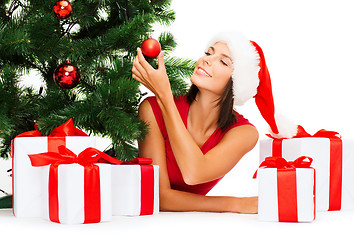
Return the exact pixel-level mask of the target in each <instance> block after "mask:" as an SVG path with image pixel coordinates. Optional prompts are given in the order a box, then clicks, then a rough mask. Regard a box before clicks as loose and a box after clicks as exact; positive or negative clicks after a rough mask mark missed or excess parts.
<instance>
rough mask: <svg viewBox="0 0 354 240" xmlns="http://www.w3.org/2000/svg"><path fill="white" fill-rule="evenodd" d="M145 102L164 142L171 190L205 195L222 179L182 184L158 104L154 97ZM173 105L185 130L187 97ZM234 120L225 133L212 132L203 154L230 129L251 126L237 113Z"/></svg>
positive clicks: (202, 148) (217, 130)
mask: <svg viewBox="0 0 354 240" xmlns="http://www.w3.org/2000/svg"><path fill="white" fill-rule="evenodd" d="M147 100H148V101H149V103H150V105H151V107H152V110H153V112H154V115H155V118H156V121H157V124H158V126H159V128H160V131H161V133H162V136H163V138H164V140H165V148H166V164H167V171H168V176H169V179H170V183H171V188H172V189H175V190H180V191H185V192H191V193H196V194H201V195H206V194H207V193H208V192H209V191H210V190H211V189H212V188H213V187H214V186H215V185H216V184H217V183H218V182H219V181H220V180H221V179H222V177H221V178H219V179H215V180H213V181H210V182H206V183H201V184H197V185H188V184H186V183H185V182H184V180H183V177H182V174H181V171H180V169H179V167H178V165H177V162H176V159H175V156H174V154H173V152H172V148H171V145H170V141H169V139H168V135H167V130H166V126H165V122H164V120H163V116H162V112H161V109H160V106H159V105H158V103H157V101H156V97H148V98H147ZM175 103H176V106H177V109H178V111H179V114H180V115H181V118H182V120H183V123H184V125H185V126H186V128H187V117H188V111H189V104H188V102H187V97H186V96H182V97H181V98H179V99H176V98H175ZM236 118H237V122H236V123H234V124H232V125H231V126H230V127H229V128H228V129H226V130H225V131H222V130H221V129H220V128H217V129H216V130H215V131H214V133H213V134H212V135H211V136H210V137H209V138H208V139H207V140H206V142H205V143H204V144H203V146H202V147H201V148H200V149H201V150H202V152H203V154H206V153H207V152H208V151H209V150H210V149H212V148H213V147H215V146H216V145H217V144H218V143H219V142H220V141H221V139H222V137H223V136H224V135H225V133H227V131H229V130H230V129H231V128H234V127H237V126H241V125H246V124H249V125H252V124H251V123H249V121H248V120H247V119H246V118H244V117H243V116H242V115H241V114H238V113H237V112H236ZM252 126H253V125H252ZM220 157H222V156H220Z"/></svg>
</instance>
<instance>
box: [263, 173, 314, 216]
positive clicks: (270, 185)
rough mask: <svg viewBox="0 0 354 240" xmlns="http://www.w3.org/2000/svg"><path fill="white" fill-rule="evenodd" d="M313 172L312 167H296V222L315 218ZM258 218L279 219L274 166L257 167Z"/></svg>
mask: <svg viewBox="0 0 354 240" xmlns="http://www.w3.org/2000/svg"><path fill="white" fill-rule="evenodd" d="M314 174H315V171H314V169H312V168H296V193H297V196H296V197H297V217H298V222H311V221H313V220H314V218H315V209H314V208H315V196H314V179H315V177H314ZM257 178H258V219H259V220H260V221H275V222H277V221H279V212H278V184H277V181H278V179H277V169H276V168H259V169H258V173H257Z"/></svg>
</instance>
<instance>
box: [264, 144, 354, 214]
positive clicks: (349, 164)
mask: <svg viewBox="0 0 354 240" xmlns="http://www.w3.org/2000/svg"><path fill="white" fill-rule="evenodd" d="M272 142H273V140H272V139H266V140H261V141H260V162H262V161H264V159H265V158H266V157H269V156H272ZM342 143H343V152H342V156H343V159H342V196H341V198H342V200H341V201H342V202H341V210H354V140H352V139H343V140H342ZM299 156H309V157H311V158H313V162H312V165H311V167H313V168H315V170H316V209H317V210H319V211H327V210H328V208H329V182H330V140H329V139H328V138H294V139H284V140H283V146H282V157H283V158H285V159H287V160H291V161H292V160H294V159H296V158H298V157H299Z"/></svg>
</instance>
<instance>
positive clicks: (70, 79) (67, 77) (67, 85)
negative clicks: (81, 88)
mask: <svg viewBox="0 0 354 240" xmlns="http://www.w3.org/2000/svg"><path fill="white" fill-rule="evenodd" d="M80 79H81V78H80V72H79V69H78V68H77V67H76V66H75V65H74V64H71V63H70V62H69V61H66V62H65V63H63V64H60V65H59V66H58V67H57V68H56V69H55V72H54V81H55V82H56V84H58V85H59V86H60V87H62V88H64V89H71V88H74V87H76V86H77V85H78V84H79V82H80Z"/></svg>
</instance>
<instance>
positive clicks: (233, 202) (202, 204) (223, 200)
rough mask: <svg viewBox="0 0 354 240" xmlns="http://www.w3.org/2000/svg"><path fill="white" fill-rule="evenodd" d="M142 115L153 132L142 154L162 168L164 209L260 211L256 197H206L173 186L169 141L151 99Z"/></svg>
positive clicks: (143, 106) (143, 144)
mask: <svg viewBox="0 0 354 240" xmlns="http://www.w3.org/2000/svg"><path fill="white" fill-rule="evenodd" d="M139 116H140V118H141V119H142V120H144V121H145V122H147V123H148V124H149V133H148V134H147V136H146V137H145V139H144V140H143V141H141V142H139V155H140V157H145V158H152V159H153V163H154V164H157V165H159V167H160V172H159V173H160V209H161V210H162V211H205V212H239V213H257V201H258V199H257V198H256V197H254V198H236V197H214V196H203V195H198V194H194V193H188V192H183V191H178V190H173V189H171V185H170V181H169V177H168V173H167V167H166V153H165V142H164V139H163V136H162V134H161V131H160V129H159V127H158V125H157V122H156V119H155V116H154V114H153V111H152V108H151V106H150V103H149V102H148V101H147V100H145V101H143V102H142V103H141V105H140V107H139Z"/></svg>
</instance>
